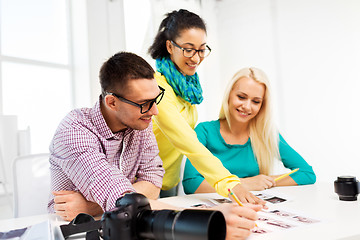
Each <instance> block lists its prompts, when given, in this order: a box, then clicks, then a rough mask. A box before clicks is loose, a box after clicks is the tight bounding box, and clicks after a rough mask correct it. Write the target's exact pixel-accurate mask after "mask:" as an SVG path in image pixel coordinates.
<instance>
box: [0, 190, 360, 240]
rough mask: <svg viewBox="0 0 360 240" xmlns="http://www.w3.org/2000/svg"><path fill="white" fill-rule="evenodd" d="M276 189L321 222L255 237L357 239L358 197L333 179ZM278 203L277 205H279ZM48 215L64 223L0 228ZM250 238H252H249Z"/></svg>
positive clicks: (191, 199)
mask: <svg viewBox="0 0 360 240" xmlns="http://www.w3.org/2000/svg"><path fill="white" fill-rule="evenodd" d="M271 191H273V192H278V193H280V194H282V195H283V196H287V197H288V198H289V201H286V202H284V203H281V207H282V208H289V209H293V210H296V211H298V212H302V213H304V214H306V215H310V216H312V217H314V218H317V219H320V220H321V222H320V223H317V224H313V225H311V226H309V227H306V228H298V229H297V228H293V229H291V230H284V231H281V232H276V233H269V234H264V235H258V236H257V237H256V239H276V240H282V239H284V240H285V239H286V240H288V239H291V240H297V239H310V240H311V239H326V240H332V239H341V240H355V239H356V240H358V239H360V222H359V216H360V200H359V199H358V200H357V201H351V202H346V201H340V200H339V199H338V196H337V195H336V194H335V192H334V186H333V183H316V184H314V185H306V186H294V187H276V188H273V189H270V190H269V192H271ZM216 196H218V195H217V194H194V195H186V196H178V197H170V198H162V199H161V201H163V202H166V203H168V204H172V205H176V206H181V207H186V206H190V205H191V204H192V203H194V204H195V203H198V201H199V199H203V198H206V197H210V198H214V197H216ZM279 206H280V205H279ZM47 219H50V220H51V221H52V223H54V224H55V225H57V226H58V225H61V224H66V223H67V222H64V221H61V220H60V219H59V218H58V217H56V216H55V215H39V216H32V217H25V218H15V219H7V220H1V221H0V231H9V230H12V229H17V228H22V227H26V226H30V225H33V224H36V223H40V222H43V221H45V220H47ZM252 239H253V238H252Z"/></svg>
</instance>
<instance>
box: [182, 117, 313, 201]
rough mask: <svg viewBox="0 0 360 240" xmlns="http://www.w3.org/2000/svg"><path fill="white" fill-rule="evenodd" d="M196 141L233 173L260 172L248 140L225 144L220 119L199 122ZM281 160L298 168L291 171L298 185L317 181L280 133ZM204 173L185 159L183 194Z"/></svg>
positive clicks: (200, 179) (247, 174)
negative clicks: (293, 171)
mask: <svg viewBox="0 0 360 240" xmlns="http://www.w3.org/2000/svg"><path fill="white" fill-rule="evenodd" d="M195 131H196V134H197V137H198V139H199V141H200V142H201V143H202V144H203V145H204V146H205V147H206V148H207V149H209V151H210V152H211V153H212V154H213V155H214V156H216V157H217V158H219V159H220V160H221V162H222V164H223V165H224V166H225V168H227V169H228V170H229V171H230V172H231V173H232V174H234V175H237V176H238V177H239V178H246V177H253V176H256V175H259V174H260V171H259V165H258V163H257V161H256V158H255V155H254V152H253V149H252V147H251V141H250V138H249V140H248V141H247V142H246V143H245V144H244V145H239V144H234V145H232V144H227V143H226V142H225V140H224V139H223V137H222V136H221V134H220V121H219V120H216V121H210V122H202V123H199V124H198V126H197V127H196V128H195ZM279 152H280V160H281V161H282V162H283V164H284V166H285V167H286V168H290V169H291V170H293V169H295V168H299V171H297V172H295V173H293V174H291V177H292V178H293V179H294V181H295V182H296V183H297V184H298V185H305V184H313V183H315V181H316V176H315V173H314V171H313V169H312V167H311V166H310V165H309V164H308V163H307V162H306V161H305V160H304V159H303V158H302V157H301V156H300V155H299V154H298V153H297V152H296V151H295V150H294V149H292V148H291V147H290V146H289V145H288V144H287V142H286V141H285V140H284V138H283V137H282V136H281V135H280V134H279ZM203 181H204V177H203V176H202V175H201V174H200V173H199V172H198V171H197V170H196V169H195V168H194V167H193V166H192V164H191V163H190V161H189V159H187V160H186V163H185V170H184V178H183V182H182V183H183V187H184V192H185V193H186V194H191V193H194V192H195V190H196V189H197V188H198V187H199V185H200V184H201V183H202V182H203Z"/></svg>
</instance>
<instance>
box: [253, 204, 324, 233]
mask: <svg viewBox="0 0 360 240" xmlns="http://www.w3.org/2000/svg"><path fill="white" fill-rule="evenodd" d="M319 222H321V221H320V220H319V219H316V218H313V217H309V216H307V215H305V214H299V213H297V212H296V211H295V210H285V209H282V208H280V206H279V205H269V209H267V210H261V211H260V212H258V220H257V221H256V224H257V225H258V226H257V227H255V228H254V229H252V233H253V234H251V236H250V238H249V239H256V236H259V235H262V234H267V233H273V232H279V231H284V230H289V229H294V228H299V227H305V226H311V225H312V224H316V223H319Z"/></svg>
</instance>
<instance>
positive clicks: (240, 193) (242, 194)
mask: <svg viewBox="0 0 360 240" xmlns="http://www.w3.org/2000/svg"><path fill="white" fill-rule="evenodd" d="M232 191H233V193H234V194H235V195H236V196H237V197H238V199H239V200H240V202H242V203H252V204H260V205H262V206H263V207H265V208H266V206H265V205H266V202H265V201H264V200H261V199H260V198H258V197H256V196H255V195H254V194H252V193H251V192H249V190H248V189H247V188H245V187H244V186H243V184H242V183H241V184H237V185H236V186H235V187H233V189H232Z"/></svg>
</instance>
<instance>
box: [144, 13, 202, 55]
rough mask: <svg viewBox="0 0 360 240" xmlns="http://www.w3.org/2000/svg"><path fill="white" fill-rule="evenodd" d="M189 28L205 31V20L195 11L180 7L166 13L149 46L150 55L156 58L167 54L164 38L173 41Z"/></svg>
mask: <svg viewBox="0 0 360 240" xmlns="http://www.w3.org/2000/svg"><path fill="white" fill-rule="evenodd" d="M191 28H199V29H202V30H204V31H205V32H206V26H205V22H204V21H203V20H202V19H201V18H200V17H199V16H198V15H197V14H195V13H192V12H189V11H188V10H185V9H180V10H179V11H172V12H170V13H168V14H166V17H165V18H164V20H163V21H162V22H161V24H160V27H159V31H158V33H157V35H156V37H155V39H154V42H153V44H152V45H151V46H150V48H149V53H150V55H151V57H152V58H153V59H157V58H163V57H167V56H169V52H168V51H167V49H166V40H172V41H175V39H176V38H177V37H178V36H179V35H180V33H181V31H183V30H186V29H191Z"/></svg>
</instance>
